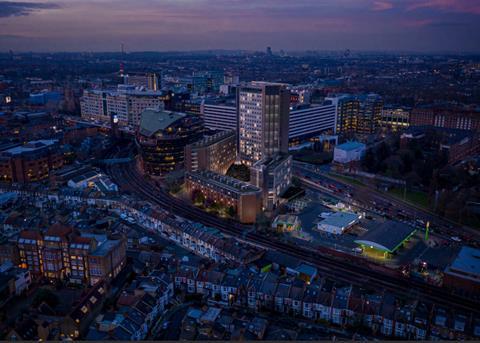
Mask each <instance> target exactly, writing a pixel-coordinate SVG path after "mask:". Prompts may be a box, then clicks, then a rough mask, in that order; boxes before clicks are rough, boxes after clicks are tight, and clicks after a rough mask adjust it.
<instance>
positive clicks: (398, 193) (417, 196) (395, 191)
mask: <svg viewBox="0 0 480 343" xmlns="http://www.w3.org/2000/svg"><path fill="white" fill-rule="evenodd" d="M388 194H390V195H393V196H394V197H396V198H399V199H402V200H403V188H392V189H390V190H389V191H388ZM405 201H407V202H409V203H411V204H413V205H417V206H420V207H423V208H427V209H428V208H429V207H430V206H429V204H430V200H429V199H428V194H427V193H425V192H419V191H407V193H406V194H405Z"/></svg>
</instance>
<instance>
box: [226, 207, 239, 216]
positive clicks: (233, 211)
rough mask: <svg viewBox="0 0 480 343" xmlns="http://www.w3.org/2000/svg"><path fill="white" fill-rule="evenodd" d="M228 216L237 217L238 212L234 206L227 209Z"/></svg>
mask: <svg viewBox="0 0 480 343" xmlns="http://www.w3.org/2000/svg"><path fill="white" fill-rule="evenodd" d="M227 214H228V215H229V216H230V217H232V218H234V217H235V216H236V215H237V212H236V211H235V208H234V207H233V206H229V207H228V209H227Z"/></svg>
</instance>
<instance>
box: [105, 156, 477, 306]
mask: <svg viewBox="0 0 480 343" xmlns="http://www.w3.org/2000/svg"><path fill="white" fill-rule="evenodd" d="M106 171H107V173H109V174H110V176H111V177H112V179H113V180H114V181H115V182H116V183H117V184H118V185H119V186H120V187H121V189H123V190H128V191H130V192H132V193H134V194H136V195H137V196H138V197H140V198H142V199H144V200H148V201H150V202H152V203H154V204H157V205H159V206H161V207H163V208H164V209H166V210H167V211H169V212H170V213H173V214H175V215H178V216H181V217H184V218H187V219H190V220H193V221H196V222H199V223H202V224H203V225H206V226H210V227H214V228H217V229H219V230H220V231H222V232H223V233H224V234H226V235H230V236H234V237H241V238H242V239H243V240H245V241H247V242H252V243H254V244H256V245H260V246H262V247H264V248H265V249H271V250H276V251H281V252H283V253H286V254H288V255H291V256H293V257H296V258H299V259H301V260H304V261H306V262H309V263H311V264H313V265H314V266H316V267H317V269H318V270H319V272H320V274H322V275H328V276H330V277H332V278H333V279H335V280H339V281H344V282H348V283H352V284H355V285H358V286H360V287H366V288H372V287H375V288H384V289H387V290H390V291H392V292H394V293H396V294H399V295H405V296H408V297H409V296H411V295H412V294H418V296H419V298H420V299H422V300H425V301H431V302H433V303H435V304H437V305H438V306H446V307H451V308H457V309H459V310H463V311H465V310H466V311H469V312H472V313H476V314H478V315H480V302H478V301H475V300H474V299H472V298H467V297H462V296H459V295H457V294H452V293H451V292H449V291H447V290H445V289H441V288H435V287H432V286H430V285H427V284H425V283H422V282H419V281H415V280H408V279H403V278H400V277H398V276H393V275H387V274H385V273H384V272H382V271H379V270H374V269H372V268H370V267H369V266H365V265H362V264H361V263H360V261H359V263H358V264H357V263H352V262H350V261H346V260H339V259H338V258H334V257H332V256H329V255H326V254H320V253H319V252H317V251H314V250H311V249H307V248H305V247H300V246H292V245H290V244H287V243H283V242H280V241H278V240H275V239H272V238H271V237H266V236H265V235H262V234H257V233H256V232H254V230H250V229H251V228H252V226H248V225H242V224H239V223H237V222H235V221H233V220H225V219H221V218H217V217H214V216H213V215H210V214H208V213H206V212H204V211H202V210H200V209H198V208H196V207H194V206H191V205H189V204H186V203H185V202H183V201H182V200H180V199H176V198H175V197H173V196H171V195H170V194H168V192H166V191H165V190H163V189H161V188H159V187H157V186H155V185H153V184H152V183H150V182H148V181H146V180H145V178H144V177H143V176H142V175H141V174H140V173H139V172H138V171H137V170H136V168H135V166H134V165H133V164H131V165H122V166H117V167H113V166H110V167H107V170H106ZM245 232H247V233H245Z"/></svg>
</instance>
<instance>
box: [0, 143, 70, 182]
mask: <svg viewBox="0 0 480 343" xmlns="http://www.w3.org/2000/svg"><path fill="white" fill-rule="evenodd" d="M62 166H63V154H62V153H61V151H60V146H59V144H58V141H56V140H38V141H31V142H28V143H27V144H24V145H20V146H16V147H13V148H10V149H7V150H4V151H2V152H0V179H1V180H2V181H8V182H20V183H28V182H36V181H41V180H44V179H46V178H48V177H49V175H50V172H51V171H52V170H55V169H59V168H61V167H62Z"/></svg>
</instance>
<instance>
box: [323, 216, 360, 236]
mask: <svg viewBox="0 0 480 343" xmlns="http://www.w3.org/2000/svg"><path fill="white" fill-rule="evenodd" d="M359 220H360V216H359V215H358V214H355V213H351V212H335V213H333V214H331V215H329V216H328V217H326V218H325V219H324V220H322V221H320V222H319V223H318V224H317V229H318V230H320V231H324V232H328V233H332V234H334V235H341V234H342V233H344V232H345V230H348V229H349V228H351V227H352V226H353V225H355V224H357V223H358V221H359Z"/></svg>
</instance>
